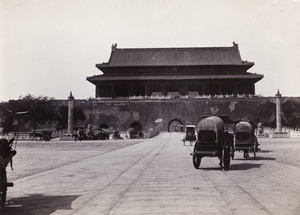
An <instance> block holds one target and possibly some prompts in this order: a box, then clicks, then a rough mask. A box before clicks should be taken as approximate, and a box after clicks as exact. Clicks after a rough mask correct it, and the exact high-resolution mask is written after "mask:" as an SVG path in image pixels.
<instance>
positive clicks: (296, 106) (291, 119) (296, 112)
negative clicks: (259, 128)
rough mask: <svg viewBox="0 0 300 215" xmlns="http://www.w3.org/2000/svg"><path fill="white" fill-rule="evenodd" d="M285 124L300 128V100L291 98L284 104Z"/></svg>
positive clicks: (283, 117)
mask: <svg viewBox="0 0 300 215" xmlns="http://www.w3.org/2000/svg"><path fill="white" fill-rule="evenodd" d="M282 112H283V114H282V115H283V116H282V119H283V125H285V126H288V127H292V128H299V127H300V102H297V101H294V100H291V101H287V102H285V103H284V104H283V105H282Z"/></svg>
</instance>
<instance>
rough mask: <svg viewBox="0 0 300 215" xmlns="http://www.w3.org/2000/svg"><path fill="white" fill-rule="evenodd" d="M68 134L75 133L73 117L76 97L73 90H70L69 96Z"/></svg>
mask: <svg viewBox="0 0 300 215" xmlns="http://www.w3.org/2000/svg"><path fill="white" fill-rule="evenodd" d="M68 106H69V109H68V134H73V127H74V125H73V117H74V111H73V109H74V97H73V95H72V92H70V96H69V97H68Z"/></svg>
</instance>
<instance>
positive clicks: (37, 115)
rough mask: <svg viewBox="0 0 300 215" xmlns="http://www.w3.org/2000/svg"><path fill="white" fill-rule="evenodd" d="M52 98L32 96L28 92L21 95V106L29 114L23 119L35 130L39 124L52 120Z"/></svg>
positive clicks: (53, 110) (53, 112)
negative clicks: (23, 95)
mask: <svg viewBox="0 0 300 215" xmlns="http://www.w3.org/2000/svg"><path fill="white" fill-rule="evenodd" d="M53 100H54V99H53V98H49V97H43V96H38V97H34V96H32V95H30V94H28V95H27V96H25V97H21V103H22V106H23V108H25V109H27V110H28V111H29V114H28V115H26V116H25V117H24V119H25V120H26V121H28V122H29V123H30V124H31V126H32V128H33V130H36V129H37V127H38V126H39V125H45V124H48V123H51V122H53V121H54V119H55V105H54V103H53Z"/></svg>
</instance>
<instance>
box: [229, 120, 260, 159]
mask: <svg viewBox="0 0 300 215" xmlns="http://www.w3.org/2000/svg"><path fill="white" fill-rule="evenodd" d="M254 130H255V129H254V126H253V125H252V124H251V123H250V122H247V121H240V122H239V123H237V124H236V125H235V128H234V149H235V150H236V151H244V158H246V159H247V158H249V152H253V154H254V158H255V157H256V152H257V151H258V142H257V138H256V136H255V132H254Z"/></svg>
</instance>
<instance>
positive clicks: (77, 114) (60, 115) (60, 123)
mask: <svg viewBox="0 0 300 215" xmlns="http://www.w3.org/2000/svg"><path fill="white" fill-rule="evenodd" d="M73 111H74V114H73V117H74V118H73V122H74V123H76V122H77V121H78V120H81V121H84V120H85V119H86V116H85V114H84V112H83V110H82V109H81V108H80V107H77V106H75V107H74V109H73ZM66 128H68V106H66V105H61V106H59V108H58V110H57V113H56V129H57V130H61V129H66Z"/></svg>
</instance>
